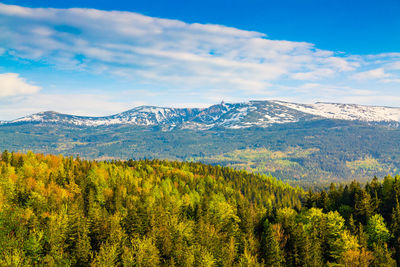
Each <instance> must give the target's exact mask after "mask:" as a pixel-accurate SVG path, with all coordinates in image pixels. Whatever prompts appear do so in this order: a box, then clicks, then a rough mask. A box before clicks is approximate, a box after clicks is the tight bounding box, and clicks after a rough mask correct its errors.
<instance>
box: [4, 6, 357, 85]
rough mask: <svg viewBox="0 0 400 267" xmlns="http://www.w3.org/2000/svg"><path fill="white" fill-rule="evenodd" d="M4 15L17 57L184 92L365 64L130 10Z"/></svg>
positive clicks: (8, 9) (12, 9) (10, 9)
mask: <svg viewBox="0 0 400 267" xmlns="http://www.w3.org/2000/svg"><path fill="white" fill-rule="evenodd" d="M0 18H1V21H2V24H1V26H0V31H1V32H2V34H1V35H0V46H3V47H5V49H6V50H7V51H8V53H9V54H11V55H14V56H15V57H17V58H23V59H32V60H40V61H41V62H47V63H49V64H54V65H55V66H56V67H57V68H61V69H79V70H88V71H91V72H94V73H101V72H108V73H111V74H114V75H122V76H124V77H128V78H131V79H134V80H136V81H139V82H144V83H152V84H155V85H157V84H164V83H165V82H168V83H169V84H171V85H172V86H176V87H180V88H182V89H186V90H190V89H191V88H212V89H217V88H218V89H225V88H230V89H231V90H242V91H250V92H251V91H257V92H260V91H266V90H268V88H269V84H270V83H271V82H272V81H276V80H279V79H287V78H293V79H301V80H318V79H324V78H327V77H333V76H335V75H336V73H340V72H351V71H354V70H355V69H356V68H358V66H359V65H360V63H359V62H358V61H357V60H356V59H355V58H350V57H346V56H343V55H341V54H340V55H339V54H336V53H334V52H332V51H325V50H320V49H317V48H315V47H314V45H313V44H310V43H307V42H291V41H284V40H270V39H267V37H266V35H265V34H264V33H259V32H254V31H245V30H240V29H236V28H232V27H226V26H222V25H211V24H199V23H193V24H188V23H185V22H182V21H177V20H170V19H160V18H154V17H148V16H144V15H141V14H137V13H132V12H120V11H101V10H95V9H82V8H72V9H53V8H40V9H34V8H25V7H19V6H11V5H4V4H0Z"/></svg>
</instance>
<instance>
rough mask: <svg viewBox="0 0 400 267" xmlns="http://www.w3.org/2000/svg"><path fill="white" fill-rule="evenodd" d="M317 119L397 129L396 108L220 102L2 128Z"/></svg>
mask: <svg viewBox="0 0 400 267" xmlns="http://www.w3.org/2000/svg"><path fill="white" fill-rule="evenodd" d="M318 119H336V120H350V121H364V122H368V123H383V124H388V125H392V126H398V125H399V122H400V108H392V107H378V106H363V105H354V104H337V103H315V104H297V103H289V102H283V101H249V102H244V103H224V102H222V103H221V104H217V105H212V106H210V107H208V108H168V107H154V106H140V107H136V108H133V109H131V110H128V111H125V112H122V113H119V114H115V115H111V116H104V117H86V116H76V115H67V114H61V113H57V112H53V111H46V112H40V113H37V114H33V115H30V116H26V117H23V118H19V119H16V120H12V121H7V122H3V123H2V124H22V123H40V124H48V123H57V124H70V125H77V126H89V127H93V126H107V125H136V126H162V127H167V128H169V129H171V127H172V128H175V127H177V128H181V129H193V130H205V129H210V128H213V127H222V128H229V129H240V128H249V127H269V126H271V125H273V124H284V123H294V122H301V121H313V120H318Z"/></svg>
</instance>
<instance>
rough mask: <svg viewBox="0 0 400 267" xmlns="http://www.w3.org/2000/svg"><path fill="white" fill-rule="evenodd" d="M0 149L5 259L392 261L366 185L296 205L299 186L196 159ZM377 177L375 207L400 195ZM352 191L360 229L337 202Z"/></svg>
mask: <svg viewBox="0 0 400 267" xmlns="http://www.w3.org/2000/svg"><path fill="white" fill-rule="evenodd" d="M1 158H2V160H1V161H0V170H1V172H0V251H1V253H0V264H1V265H2V266H38V265H46V266H60V265H62V266H71V265H72V266H88V265H91V266H324V265H332V264H340V265H342V266H348V265H349V264H353V265H354V266H367V265H368V264H373V265H374V266H393V264H394V261H393V258H392V252H391V251H390V249H391V248H394V247H393V246H392V243H390V242H391V240H396V239H393V238H395V237H397V236H398V232H392V233H393V234H394V235H395V236H394V237H393V238H392V236H391V233H390V232H389V230H388V228H387V226H386V224H385V222H384V221H383V220H384V219H383V217H382V216H381V215H379V214H377V215H374V216H372V215H373V214H374V212H378V211H379V210H380V209H379V208H376V207H381V206H380V205H378V206H373V205H372V204H373V203H377V202H373V201H371V195H370V194H375V193H374V192H375V191H374V190H372V191H371V190H364V189H361V188H360V186H359V185H358V187H357V186H354V185H352V186H351V187H350V188H348V187H346V188H343V187H341V188H339V190H334V189H332V187H331V190H330V191H329V194H327V193H326V192H321V193H317V194H313V193H312V192H310V193H309V194H308V195H307V198H306V199H305V200H306V201H305V207H303V208H302V203H301V200H302V198H303V196H304V193H303V191H302V190H301V189H297V188H293V187H291V186H289V185H287V184H284V183H282V182H280V181H278V180H276V179H275V178H273V177H267V176H265V175H256V174H251V173H247V172H245V171H237V170H233V169H230V168H224V167H215V166H210V165H204V164H201V163H190V162H189V163H188V162H170V161H160V160H152V161H149V160H141V161H132V160H129V161H125V162H122V161H114V162H95V161H85V160H81V159H73V158H72V157H63V156H53V155H46V156H45V155H42V154H33V153H31V152H29V153H27V154H19V153H11V154H10V153H8V152H7V151H5V152H3V153H2V157H1ZM385 181H386V182H384V184H382V185H381V184H380V183H377V182H376V181H375V182H374V183H373V185H374V187H373V188H378V189H379V188H381V189H379V190H378V189H377V190H378V191H377V193H376V197H377V199H378V200H379V199H380V198H381V197H382V196H384V197H385V198H384V199H383V198H382V200H381V202H380V203H382V208H383V209H382V210H386V208H387V207H386V205H387V204H388V203H391V205H392V206H393V198H395V197H396V196H397V195H396V193H395V192H397V191H396V189H395V188H396V186H397V184H398V178H396V180H394V179H393V178H387V179H386V180H385ZM356 185H357V184H356ZM371 186H372V183H371ZM366 188H367V189H368V188H371V187H366ZM382 190H384V191H382ZM352 194H354V198H353V199H351V201H355V203H357V204H355V209H356V211H357V214H359V215H360V216H359V217H355V218H354V219H355V220H356V221H355V222H358V221H360V223H361V224H360V225H361V226H358V228H357V229H358V230H354V229H353V226H354V221H353V223H352V221H351V220H352V219H350V218H349V217H348V216H347V215H348V213H346V212H347V211H349V210H351V209H352V208H353V207H350V206H348V208H346V206H343V205H345V203H347V202H345V201H347V200H346V199H347V197H348V196H352ZM368 196H369V197H368ZM365 199H367V200H368V201H365ZM359 203H364V204H363V205H364V206H362V207H361V206H360V205H359ZM340 204H343V205H342V206H340ZM335 205H339V206H340V207H341V208H339V209H338V210H339V212H338V211H337V210H336V206H335ZM348 205H351V204H350V202H349V203H348ZM314 206H318V207H320V208H314ZM339 206H338V207H339ZM397 206H398V204H397ZM397 206H396V207H397ZM388 207H389V206H388ZM390 207H391V206H390ZM366 209H367V210H368V211H371V212H368V213H363V211H365V210H366ZM397 209H400V207H397ZM396 212H397V211H393V214H394V215H393V216H397V215H396V214H397V213H396ZM390 214H392V213H391V212H390V211H389V213H384V215H385V218H386V217H387V216H390ZM399 214H400V213H399ZM393 218H397V217H393ZM399 218H400V215H399ZM395 221H397V219H396V220H391V223H392V224H391V226H392V225H393V222H395ZM366 222H367V224H366ZM363 226H365V227H366V228H365V229H366V231H365V232H364V231H363V230H362V229H363V228H362V227H363ZM391 229H392V228H391ZM393 229H397V228H393ZM356 231H358V234H357V232H356ZM396 231H397V230H396ZM388 245H390V246H391V247H388ZM396 249H397V248H396Z"/></svg>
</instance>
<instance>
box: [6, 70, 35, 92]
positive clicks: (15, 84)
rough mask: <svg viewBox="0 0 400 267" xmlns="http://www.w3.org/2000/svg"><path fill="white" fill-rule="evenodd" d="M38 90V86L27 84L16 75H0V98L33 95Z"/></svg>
mask: <svg viewBox="0 0 400 267" xmlns="http://www.w3.org/2000/svg"><path fill="white" fill-rule="evenodd" d="M39 90H40V87H39V86H35V85H32V84H29V83H28V82H26V80H25V79H24V78H22V77H20V76H19V74H18V73H0V97H9V96H17V95H29V94H35V93H37V92H39Z"/></svg>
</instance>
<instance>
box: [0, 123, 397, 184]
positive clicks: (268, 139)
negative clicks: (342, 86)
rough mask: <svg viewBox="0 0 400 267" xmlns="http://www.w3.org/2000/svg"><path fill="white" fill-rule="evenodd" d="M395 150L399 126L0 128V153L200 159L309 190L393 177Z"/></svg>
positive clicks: (51, 126)
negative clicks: (388, 175)
mask: <svg viewBox="0 0 400 267" xmlns="http://www.w3.org/2000/svg"><path fill="white" fill-rule="evenodd" d="M226 140H229V142H227V141H226ZM399 146H400V128H391V127H384V126H379V125H369V124H366V123H362V122H357V121H341V120H315V121H307V122H297V123H287V124H275V125H271V126H270V127H267V128H257V127H250V128H243V129H221V128H213V129H209V130H204V131H199V130H189V129H173V130H169V129H167V130H166V129H161V128H160V127H159V126H154V127H137V126H131V125H115V126H112V125H110V126H99V127H83V126H82V127H80V126H71V125H62V124H32V123H30V124H29V123H28V124H23V123H21V124H15V125H7V124H4V125H1V124H0V150H1V151H3V150H5V149H8V150H10V151H12V150H13V151H18V152H23V153H26V152H27V151H35V152H37V153H44V154H63V155H64V156H71V155H72V156H75V155H80V156H81V157H82V158H85V159H90V160H94V159H95V160H112V159H114V160H128V159H136V160H137V159H168V160H180V161H195V162H198V161H200V162H203V163H206V164H211V165H222V166H226V167H232V168H236V169H245V170H248V171H251V172H257V173H264V174H267V175H272V176H274V177H276V178H278V179H280V180H284V181H287V182H289V183H290V184H291V185H299V186H301V187H307V188H308V187H310V186H313V187H320V186H321V185H323V186H329V184H330V182H339V183H340V182H344V181H345V182H351V181H352V180H353V179H356V180H358V181H363V182H365V181H367V180H370V179H372V178H373V177H374V176H378V177H384V176H385V175H387V174H389V173H398V170H400V152H399V150H398V147H399Z"/></svg>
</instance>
